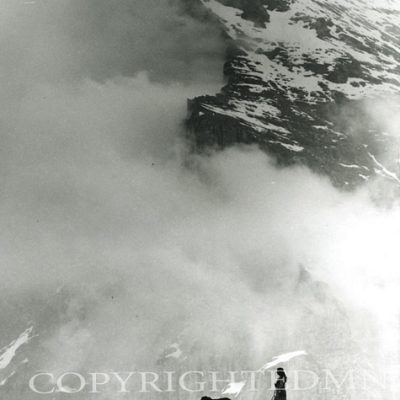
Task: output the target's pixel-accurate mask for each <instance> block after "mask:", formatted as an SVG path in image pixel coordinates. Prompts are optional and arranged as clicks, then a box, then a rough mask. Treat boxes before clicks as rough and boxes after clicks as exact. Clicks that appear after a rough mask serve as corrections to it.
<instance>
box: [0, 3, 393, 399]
mask: <svg viewBox="0 0 400 400" xmlns="http://www.w3.org/2000/svg"><path fill="white" fill-rule="evenodd" d="M94 3H95V4H96V5H94ZM166 4H167V3H165V2H162V6H161V2H157V1H152V2H150V3H149V2H146V3H145V2H143V1H142V2H139V1H130V2H129V1H121V2H118V3H115V2H114V3H111V2H106V1H104V2H103V1H101V2H99V1H96V2H92V1H79V2H75V1H66V0H65V1H61V0H60V1H56V2H47V1H36V2H16V3H12V2H4V3H3V4H2V6H1V7H2V11H3V12H2V14H1V15H2V17H1V18H2V22H4V24H3V26H2V28H1V29H2V30H3V32H4V33H5V34H4V35H2V40H4V44H5V48H6V51H5V52H4V53H2V55H1V56H0V66H1V72H2V78H1V79H2V81H3V83H5V84H6V85H7V88H8V90H6V91H2V93H1V94H0V105H1V107H0V118H1V120H0V123H1V146H0V151H1V157H0V177H1V181H2V196H1V203H0V221H1V226H2V230H1V233H0V237H1V247H2V252H1V255H0V261H1V269H2V280H1V282H0V285H1V306H0V318H1V321H2V322H3V323H2V324H1V325H0V332H1V335H0V340H1V343H2V345H6V344H8V343H9V342H11V341H12V340H13V339H15V338H16V337H17V336H18V335H19V334H20V333H21V332H22V331H23V330H24V329H26V327H27V326H30V325H33V326H34V332H35V334H36V335H37V336H35V337H34V338H33V339H32V340H31V343H30V344H29V348H28V349H27V350H26V353H24V354H27V355H28V358H29V362H28V365H27V367H26V368H25V369H24V368H23V367H21V366H18V369H17V374H16V375H15V376H14V377H13V378H12V379H14V382H17V386H18V385H19V386H18V387H19V389H18V390H17V391H15V386H10V389H9V391H8V392H7V396H8V398H10V399H17V398H18V399H21V398H32V393H30V392H29V391H28V390H27V389H26V382H27V380H28V379H29V376H30V375H31V374H32V372H34V371H39V370H47V371H53V372H54V373H55V374H56V373H58V372H61V373H62V372H65V371H68V370H69V371H71V370H74V371H75V370H76V371H88V370H97V371H107V370H134V369H135V368H152V367H155V366H156V365H157V362H158V360H159V358H160V355H161V354H162V353H163V351H164V349H165V348H166V347H167V346H169V345H170V344H171V343H174V342H175V341H176V340H178V339H181V340H182V342H183V343H184V345H186V347H187V349H188V350H190V349H191V348H192V346H194V344H195V345H196V346H197V347H196V348H198V349H200V350H198V351H196V352H194V354H195V356H194V359H193V360H189V361H188V363H192V364H193V366H196V365H198V364H199V363H200V364H201V365H203V366H204V365H205V364H207V362H209V363H210V365H212V366H214V367H218V368H222V369H223V368H225V367H227V365H225V361H223V360H226V359H230V360H237V361H236V362H237V363H240V362H241V360H242V361H243V363H245V364H246V365H244V366H243V367H245V368H259V367H261V365H263V363H264V362H265V361H268V359H269V358H270V357H272V356H273V355H276V354H279V353H280V352H285V351H290V350H298V349H301V348H303V347H306V348H305V350H307V351H308V352H311V353H312V352H313V349H314V350H316V351H317V350H318V351H321V348H323V347H324V337H321V336H318V335H315V336H310V337H306V338H301V336H299V335H300V334H301V333H302V327H304V326H307V327H308V328H310V327H312V326H314V327H318V329H320V330H319V332H320V333H321V332H322V333H324V334H327V335H328V331H329V327H330V326H332V325H334V324H335V323H336V322H337V318H338V313H339V311H337V310H340V312H343V313H344V314H345V315H346V317H345V319H346V321H348V324H349V326H350V328H351V329H352V333H351V336H352V339H353V340H355V341H356V343H357V344H358V345H360V346H361V345H362V344H365V340H366V339H365V338H364V337H363V333H364V332H365V326H366V325H367V326H368V329H371V330H375V331H376V333H375V334H374V336H373V337H372V339H371V338H369V339H371V340H373V345H374V346H376V348H375V349H374V353H373V354H374V355H375V351H378V350H377V349H379V350H381V349H382V354H381V355H380V357H382V358H383V359H385V360H388V359H390V360H392V358H393V353H394V352H396V351H397V347H396V346H398V330H397V328H398V326H397V323H398V321H397V316H398V310H397V306H396V301H395V299H396V288H397V287H398V286H397V285H398V284H399V273H398V271H397V270H398V268H397V267H398V259H399V257H398V254H397V247H396V245H397V242H398V240H397V238H398V237H399V233H400V232H399V230H400V225H399V218H400V213H399V210H398V209H397V208H396V207H393V208H391V209H382V208H378V207H377V206H376V204H375V202H374V201H373V200H372V196H371V191H373V188H374V182H372V183H371V184H370V186H366V187H363V188H361V189H359V190H357V191H355V192H352V193H348V192H346V193H343V192H340V191H339V190H338V189H336V188H334V187H333V186H332V185H331V183H330V182H329V180H328V179H327V178H324V177H321V176H317V175H315V174H313V173H312V172H311V171H309V170H308V169H306V168H303V167H291V168H284V169H281V168H277V167H276V165H275V163H274V160H272V159H270V158H268V157H267V156H266V155H265V154H264V153H262V152H260V151H259V150H258V149H257V148H253V147H250V148H248V147H238V148H232V149H229V150H225V151H223V152H215V153H213V152H211V153H210V154H207V155H193V154H189V153H188V150H187V146H186V144H185V140H184V132H183V125H182V121H183V119H184V118H185V115H186V99H187V98H190V97H193V96H196V95H199V94H202V93H211V92H213V91H215V90H217V87H218V85H220V83H221V82H220V81H219V78H218V76H219V74H220V71H221V68H220V62H221V60H222V57H223V51H224V48H223V42H222V41H221V40H220V39H219V36H218V34H217V28H216V27H215V26H214V25H213V23H211V22H196V21H195V20H193V19H192V18H190V17H187V16H184V15H183V14H182V12H181V11H180V10H181V8H180V7H179V4H178V3H175V2H173V3H171V4H169V3H168V4H169V5H168V6H166ZM110 15H111V17H110ZM144 17H145V18H144ZM176 19H178V20H179V21H181V22H182V24H176ZM171 20H172V21H173V23H172V22H171ZM139 21H141V22H140V23H139ZM147 21H149V22H147ZM150 21H152V22H150ZM168 22H171V24H172V25H168ZM210 24H211V25H210ZM168 26H169V28H168ZM194 33H196V34H198V35H199V37H201V38H202V39H201V40H200V41H196V43H194V42H192V41H190V40H189V38H190V37H193V35H194ZM7 35H8V38H7V39H4V38H5V37H6V36H7ZM182 43H184V44H185V45H184V46H182ZM216 55H217V57H215V56H216ZM12 57H14V58H12ZM215 58H216V59H217V60H215ZM11 59H13V60H14V62H13V63H11V62H10V60H11ZM205 77H208V78H205ZM392 124H393V126H397V125H396V124H397V122H396V121H393V122H392ZM305 270H306V271H308V272H309V273H310V274H311V277H312V278H311V283H310V282H309V283H307V284H303V283H301V282H302V279H301V276H302V274H304V271H305ZM318 296H322V297H324V296H325V298H327V299H328V300H326V301H322V300H321V301H320V302H319V303H318V302H316V298H317V297H318ZM332 304H334V305H335V307H336V304H339V306H338V309H336V308H335V307H334V306H333V305H332ZM310 310H311V311H310ZM335 310H336V311H335ZM309 311H310V313H309ZM307 313H309V314H310V315H311V316H310V317H309V319H310V320H309V321H308V322H307V324H306V325H304V324H305V323H304V321H303V317H304V316H305V315H307ZM366 315H367V317H368V322H365V320H364V319H363V317H364V316H366ZM326 321H328V322H326ZM325 324H327V327H326V328H324V326H325ZM324 329H326V331H324ZM375 331H374V332H375ZM348 350H349V351H350V348H349V349H348ZM386 356H387V357H386ZM316 357H321V355H316ZM371 357H372V356H371ZM385 357H386V358H385ZM215 358H217V361H215ZM211 360H213V361H211ZM218 360H220V361H218ZM221 360H222V361H221ZM376 361H377V362H380V363H382V359H379V360H378V359H377V360H376ZM17 362H18V360H17ZM215 363H216V364H218V365H215ZM13 368H14V367H13ZM1 372H3V371H1ZM7 387H8V386H6V389H7ZM74 397H75V398H77V399H80V398H85V394H79V395H75V396H74ZM114 397H115V398H117V395H115V396H114ZM114 397H113V398H114Z"/></svg>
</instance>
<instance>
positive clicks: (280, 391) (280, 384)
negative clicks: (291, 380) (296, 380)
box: [272, 368, 287, 400]
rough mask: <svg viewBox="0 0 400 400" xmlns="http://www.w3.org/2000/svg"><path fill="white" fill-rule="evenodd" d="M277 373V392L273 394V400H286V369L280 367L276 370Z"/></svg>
mask: <svg viewBox="0 0 400 400" xmlns="http://www.w3.org/2000/svg"><path fill="white" fill-rule="evenodd" d="M276 374H277V375H278V379H277V380H276V382H275V392H274V395H273V396H272V400H286V389H285V385H286V381H287V376H286V374H285V370H284V369H283V368H278V369H277V370H276Z"/></svg>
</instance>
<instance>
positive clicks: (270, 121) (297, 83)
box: [187, 0, 400, 187]
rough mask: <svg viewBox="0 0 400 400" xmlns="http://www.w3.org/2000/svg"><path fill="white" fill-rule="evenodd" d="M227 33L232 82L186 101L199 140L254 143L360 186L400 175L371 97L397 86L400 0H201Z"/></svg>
mask: <svg viewBox="0 0 400 400" xmlns="http://www.w3.org/2000/svg"><path fill="white" fill-rule="evenodd" d="M201 1H202V4H203V5H204V7H206V8H207V9H208V10H209V12H210V14H211V15H212V16H214V17H215V18H217V19H218V21H219V22H220V24H221V26H222V29H223V30H224V33H225V34H226V35H227V36H228V40H229V49H228V53H227V61H226V64H225V69H224V73H225V77H226V80H227V84H226V86H225V87H224V88H222V90H221V92H220V93H219V94H218V95H216V96H203V97H199V98H196V99H194V100H191V101H189V112H190V113H189V117H188V121H187V126H188V128H189V130H190V132H191V133H192V137H193V138H194V141H195V144H196V146H197V147H198V148H199V147H200V148H201V147H203V146H214V145H218V146H227V145H230V144H233V143H257V144H258V145H260V146H261V147H262V148H263V149H265V150H266V151H267V152H269V153H271V154H273V155H274V156H275V157H276V158H277V160H278V162H280V163H283V164H291V163H297V162H300V163H303V164H306V165H308V166H309V167H311V168H312V169H314V170H316V171H318V172H321V173H324V174H327V175H329V176H330V177H331V178H332V180H333V182H334V183H335V184H337V185H338V186H347V187H353V186H355V185H357V184H359V183H361V182H364V181H366V180H368V179H369V178H370V177H371V176H373V175H377V174H379V175H381V176H384V177H386V178H387V179H389V180H391V181H393V182H398V178H397V175H396V171H394V163H393V165H392V164H391V163H390V161H389V164H387V160H386V159H384V160H383V159H382V157H383V155H384V154H386V150H387V149H388V148H390V147H393V146H394V144H395V139H394V138H393V137H390V136H388V135H383V132H382V127H381V126H379V124H377V122H376V120H374V119H373V118H372V117H371V116H370V115H369V112H368V109H367V108H366V107H365V104H364V100H365V99H374V98H381V97H385V96H388V95H396V94H398V93H399V91H400V28H399V27H398V26H400V4H399V3H396V2H395V1H390V0H382V1H372V0H367V1H360V0H329V1H327V0H296V1H294V0H291V1H290V0H258V1H257V0H219V1H217V0H201Z"/></svg>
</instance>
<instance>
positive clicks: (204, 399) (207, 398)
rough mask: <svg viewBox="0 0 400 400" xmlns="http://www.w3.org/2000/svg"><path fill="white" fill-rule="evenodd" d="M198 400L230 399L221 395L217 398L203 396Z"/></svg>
mask: <svg viewBox="0 0 400 400" xmlns="http://www.w3.org/2000/svg"><path fill="white" fill-rule="evenodd" d="M200 400H231V399H230V398H228V397H221V398H219V399H212V398H211V397H208V396H203V397H202V398H201V399H200Z"/></svg>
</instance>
